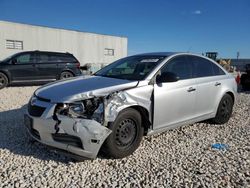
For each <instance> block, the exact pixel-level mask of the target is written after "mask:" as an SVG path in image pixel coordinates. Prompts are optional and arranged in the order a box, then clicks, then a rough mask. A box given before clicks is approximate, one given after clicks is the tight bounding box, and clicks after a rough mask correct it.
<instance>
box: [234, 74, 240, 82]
mask: <svg viewBox="0 0 250 188" xmlns="http://www.w3.org/2000/svg"><path fill="white" fill-rule="evenodd" d="M235 81H236V83H237V84H240V73H239V72H238V73H237V76H236V78H235Z"/></svg>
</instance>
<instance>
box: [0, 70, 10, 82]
mask: <svg viewBox="0 0 250 188" xmlns="http://www.w3.org/2000/svg"><path fill="white" fill-rule="evenodd" d="M0 73H2V74H4V75H5V76H6V77H7V79H8V84H10V82H11V79H10V78H11V77H10V75H9V74H8V72H6V71H3V70H0Z"/></svg>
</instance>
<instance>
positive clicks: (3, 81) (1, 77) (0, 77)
mask: <svg viewBox="0 0 250 188" xmlns="http://www.w3.org/2000/svg"><path fill="white" fill-rule="evenodd" d="M7 85H8V78H7V76H6V75H5V74H3V73H1V72H0V89H2V88H4V87H6V86H7Z"/></svg>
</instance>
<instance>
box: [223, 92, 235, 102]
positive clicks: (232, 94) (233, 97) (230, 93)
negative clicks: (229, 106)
mask: <svg viewBox="0 0 250 188" xmlns="http://www.w3.org/2000/svg"><path fill="white" fill-rule="evenodd" d="M225 94H228V95H230V97H232V99H233V103H234V102H235V95H234V93H233V92H231V91H227V92H226V93H225ZM225 94H224V95H225ZM224 95H223V96H224ZM223 96H222V97H223Z"/></svg>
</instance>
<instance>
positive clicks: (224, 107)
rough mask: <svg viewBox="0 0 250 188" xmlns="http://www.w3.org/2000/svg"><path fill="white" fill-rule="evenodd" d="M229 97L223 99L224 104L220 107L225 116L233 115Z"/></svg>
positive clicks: (222, 114)
mask: <svg viewBox="0 0 250 188" xmlns="http://www.w3.org/2000/svg"><path fill="white" fill-rule="evenodd" d="M229 103H230V101H229V99H228V98H226V99H224V100H223V101H222V105H221V108H220V114H221V116H222V117H223V118H228V117H229V116H230V115H231V106H230V104H229Z"/></svg>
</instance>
